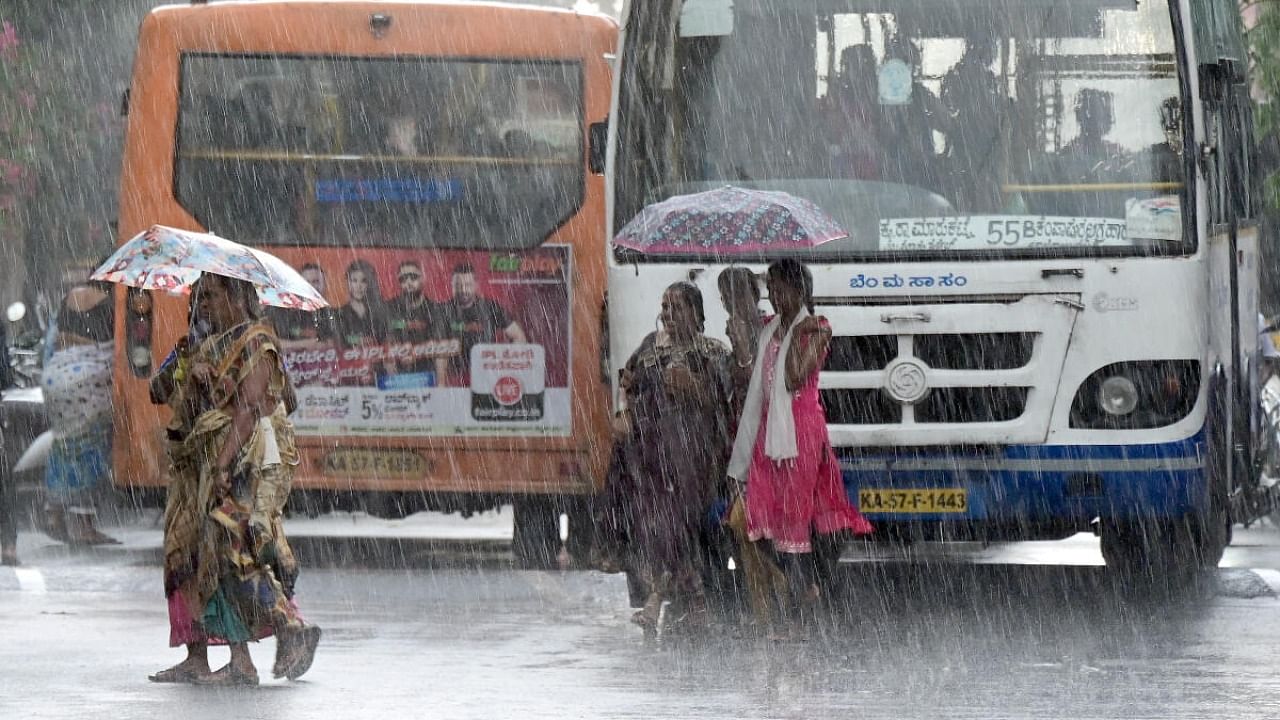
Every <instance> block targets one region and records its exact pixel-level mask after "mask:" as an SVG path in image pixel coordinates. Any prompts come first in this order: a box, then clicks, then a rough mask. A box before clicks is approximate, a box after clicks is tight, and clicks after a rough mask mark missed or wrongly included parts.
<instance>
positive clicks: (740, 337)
mask: <svg viewBox="0 0 1280 720" xmlns="http://www.w3.org/2000/svg"><path fill="white" fill-rule="evenodd" d="M716 284H717V286H718V287H719V290H720V302H721V304H723V305H724V309H725V310H726V311H727V312H728V313H729V321H728V322H727V323H726V324H725V335H727V336H728V338H729V347H730V351H731V355H732V363H731V366H730V370H731V372H730V374H731V377H732V378H733V413H732V418H733V424H734V425H736V424H737V421H738V417H739V416H740V415H741V414H742V404H743V401H744V398H745V397H746V394H747V388H748V387H749V386H750V384H751V372H752V367H753V366H754V364H755V354H756V348H757V347H759V345H760V334H761V332H762V331H763V330H764V326H765V319H764V317H763V316H762V315H761V313H760V284H759V280H758V278H757V276H756V274H755V273H754V272H752V271H751V269H750V268H746V267H740V266H739V267H731V268H727V269H725V270H724V271H722V272H721V273H720V276H719V277H718V278H716ZM731 485H733V487H731V488H730V489H729V490H730V495H729V502H730V506H729V512H728V515H727V517H726V524H727V525H728V527H729V529H730V530H731V531H733V534H734V537H735V539H736V540H737V545H738V547H737V554H736V556H737V558H738V560H739V561H740V564H741V565H742V574H743V576H744V579H745V580H746V586H747V600H748V603H749V604H750V606H751V614H752V616H753V618H754V620H755V626H756V628H757V630H759V631H762V632H764V633H766V634H775V633H776V630H777V628H776V624H777V622H778V620H779V619H780V616H781V602H780V600H781V599H783V598H785V597H786V596H787V592H788V590H787V580H786V577H785V576H784V575H783V574H782V570H780V569H779V568H778V566H777V564H775V563H774V562H773V558H772V557H771V556H770V554H769V553H768V552H765V551H763V550H762V549H761V548H760V547H758V546H757V544H756V543H753V542H751V539H750V538H749V537H748V534H747V512H746V506H745V502H744V500H743V498H744V495H745V493H744V492H743V488H742V487H741V486H740V485H739V484H738V483H731Z"/></svg>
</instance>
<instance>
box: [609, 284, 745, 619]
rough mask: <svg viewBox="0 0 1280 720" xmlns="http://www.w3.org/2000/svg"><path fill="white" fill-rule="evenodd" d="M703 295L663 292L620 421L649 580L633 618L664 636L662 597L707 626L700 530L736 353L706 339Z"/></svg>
mask: <svg viewBox="0 0 1280 720" xmlns="http://www.w3.org/2000/svg"><path fill="white" fill-rule="evenodd" d="M703 326H704V317H703V305H702V294H701V293H700V292H699V291H698V289H697V288H696V287H694V286H693V285H691V284H689V283H684V282H681V283H676V284H674V285H672V286H671V287H669V288H667V291H666V292H665V293H664V294H663V296H662V327H663V329H662V330H661V331H659V332H655V333H652V334H650V335H649V336H647V337H646V338H645V339H644V340H643V341H642V342H641V343H640V347H639V349H637V350H636V351H635V353H634V354H633V355H632V356H631V358H630V359H629V360H628V361H627V365H626V368H625V369H624V370H623V378H622V386H623V388H624V402H625V406H624V408H623V409H622V410H620V411H619V412H620V414H619V417H618V419H617V422H616V424H615V428H614V430H615V436H616V437H617V438H618V442H620V443H622V448H621V452H622V453H623V457H624V458H625V460H624V464H625V466H626V474H627V476H628V477H629V481H630V483H629V489H630V491H631V492H630V496H629V497H627V498H625V499H623V500H622V502H624V503H625V505H626V508H625V510H624V512H623V514H624V515H626V516H627V522H626V525H627V542H628V543H629V547H628V549H627V553H628V560H627V565H628V568H629V570H631V571H632V572H634V573H635V574H636V576H637V580H638V581H639V585H641V586H643V588H644V594H645V601H644V605H643V607H642V608H641V609H640V610H639V611H637V612H636V614H635V615H634V616H633V618H632V619H633V621H634V622H635V623H636V624H638V625H640V626H641V627H642V628H644V630H645V634H646V635H647V636H653V635H655V634H656V633H657V630H658V623H659V619H660V616H661V609H662V603H663V601H671V603H672V607H671V610H672V613H671V616H672V617H673V618H677V619H678V621H680V622H681V624H683V625H685V627H687V628H689V629H691V630H692V629H697V628H699V627H701V626H703V625H705V624H706V621H707V602H706V595H705V592H704V590H703V584H702V574H701V556H702V553H701V546H700V543H701V541H700V538H699V532H700V530H701V527H702V522H703V519H704V518H705V516H706V513H707V508H708V507H709V506H710V504H711V500H712V498H713V497H715V496H716V491H717V485H718V484H719V483H720V482H721V480H722V478H723V476H724V462H725V458H726V457H727V453H726V451H727V449H728V448H727V443H726V438H727V430H728V417H727V416H728V412H729V401H730V389H729V362H728V361H729V351H728V348H726V347H725V346H724V344H723V343H721V342H720V341H718V340H714V339H712V338H708V337H707V336H705V335H703V334H702V332H703Z"/></svg>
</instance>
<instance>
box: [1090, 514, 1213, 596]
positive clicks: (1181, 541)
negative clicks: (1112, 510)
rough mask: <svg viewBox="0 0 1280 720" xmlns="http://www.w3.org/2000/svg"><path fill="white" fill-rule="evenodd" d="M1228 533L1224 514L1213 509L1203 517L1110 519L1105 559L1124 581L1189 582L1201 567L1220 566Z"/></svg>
mask: <svg viewBox="0 0 1280 720" xmlns="http://www.w3.org/2000/svg"><path fill="white" fill-rule="evenodd" d="M1201 528H1209V529H1208V530H1203V531H1202V530H1201ZM1213 528H1216V529H1213ZM1226 534H1227V533H1226V520H1225V517H1224V516H1221V515H1218V514H1216V513H1214V512H1210V513H1206V515H1205V516H1204V517H1203V518H1197V517H1196V516H1194V515H1192V516H1187V517H1184V518H1181V519H1178V520H1165V521H1155V520H1150V521H1147V522H1132V521H1130V522H1120V523H1107V524H1104V525H1103V528H1102V543H1101V544H1102V558H1103V560H1105V561H1106V563H1107V567H1108V568H1110V569H1111V570H1112V571H1113V572H1115V573H1117V574H1118V575H1119V576H1120V579H1121V580H1124V581H1132V582H1146V583H1151V582H1161V581H1165V582H1169V583H1172V584H1174V585H1185V584H1187V583H1188V582H1189V581H1191V580H1192V579H1193V578H1194V577H1195V576H1196V575H1197V573H1199V572H1200V571H1201V570H1204V569H1208V568H1213V567H1217V565H1218V562H1219V561H1220V560H1221V559H1222V553H1223V550H1224V548H1225V547H1226Z"/></svg>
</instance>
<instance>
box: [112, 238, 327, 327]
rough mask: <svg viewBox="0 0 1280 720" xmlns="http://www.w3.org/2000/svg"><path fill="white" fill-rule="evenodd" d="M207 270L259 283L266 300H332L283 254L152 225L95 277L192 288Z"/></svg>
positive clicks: (299, 305) (280, 303)
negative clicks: (288, 261)
mask: <svg viewBox="0 0 1280 720" xmlns="http://www.w3.org/2000/svg"><path fill="white" fill-rule="evenodd" d="M203 273H212V274H214V275H222V276H224V277H229V278H235V279H237V280H244V281H246V282H250V283H253V284H254V286H256V287H257V289H258V297H259V299H261V300H262V304H264V305H273V306H275V307H285V308H294V309H297V310H319V309H320V308H322V307H327V306H328V305H329V303H328V302H327V301H325V299H324V297H323V296H321V295H320V293H319V292H317V291H316V289H315V288H313V287H311V283H308V282H307V281H306V279H305V278H303V277H302V275H300V274H299V273H298V271H297V270H294V269H293V268H292V267H290V266H289V264H288V263H286V262H285V261H283V260H281V259H280V258H278V257H276V256H275V255H272V254H271V253H268V252H263V251H262V250H257V249H255V248H251V247H247V246H245V245H241V244H240V243H237V242H232V241H230V240H227V239H226V238H222V237H218V236H217V235H211V234H209V233H198V232H191V231H189V230H179V229H177V228H171V227H166V226H164V225H152V226H151V227H150V228H149V229H147V230H145V231H143V232H141V233H138V234H137V235H135V236H134V237H133V238H132V239H130V240H129V242H127V243H125V244H124V245H121V246H120V247H119V248H118V249H117V250H116V251H115V252H114V253H112V255H111V257H109V258H107V260H106V262H104V263H102V266H101V267H99V268H98V269H97V270H94V271H93V275H92V276H91V278H92V279H94V280H105V281H107V282H114V283H120V284H122V285H128V286H129V287H136V288H142V289H144V290H163V291H166V292H174V293H180V292H189V291H190V289H191V286H193V285H195V283H196V281H197V280H199V279H200V275H201V274H203Z"/></svg>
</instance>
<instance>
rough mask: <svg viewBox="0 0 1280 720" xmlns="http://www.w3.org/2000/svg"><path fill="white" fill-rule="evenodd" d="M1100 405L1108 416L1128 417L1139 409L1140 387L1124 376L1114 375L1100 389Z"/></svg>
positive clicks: (1103, 382) (1104, 381)
mask: <svg viewBox="0 0 1280 720" xmlns="http://www.w3.org/2000/svg"><path fill="white" fill-rule="evenodd" d="M1098 405H1099V406H1100V407H1101V408H1102V411H1103V412H1105V413H1107V414H1108V415H1128V414H1129V413H1131V412H1133V410H1134V408H1136V407H1138V387H1137V386H1136V385H1134V384H1133V381H1132V380H1130V379H1129V378H1127V377H1125V376H1123V375H1112V376H1111V377H1109V378H1107V379H1106V380H1103V381H1102V387H1100V388H1098Z"/></svg>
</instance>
